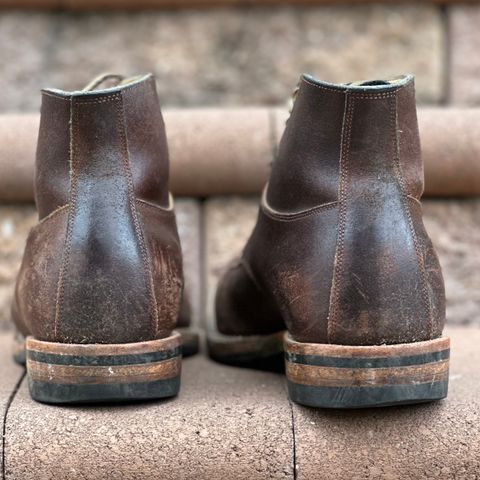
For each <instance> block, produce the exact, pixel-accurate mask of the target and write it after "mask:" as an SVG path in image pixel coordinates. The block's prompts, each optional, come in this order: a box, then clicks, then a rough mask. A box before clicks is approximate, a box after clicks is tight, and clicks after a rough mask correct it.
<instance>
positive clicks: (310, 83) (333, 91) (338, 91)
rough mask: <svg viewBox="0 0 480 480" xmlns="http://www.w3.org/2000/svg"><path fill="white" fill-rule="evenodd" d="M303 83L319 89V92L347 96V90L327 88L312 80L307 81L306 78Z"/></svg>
mask: <svg viewBox="0 0 480 480" xmlns="http://www.w3.org/2000/svg"><path fill="white" fill-rule="evenodd" d="M303 81H304V82H305V83H308V84H309V85H311V86H312V87H315V88H318V89H319V90H326V91H327V92H332V93H339V94H342V95H344V94H345V90H341V89H339V88H334V87H326V86H324V85H317V84H316V83H313V82H311V81H310V80H308V79H306V78H305V77H303Z"/></svg>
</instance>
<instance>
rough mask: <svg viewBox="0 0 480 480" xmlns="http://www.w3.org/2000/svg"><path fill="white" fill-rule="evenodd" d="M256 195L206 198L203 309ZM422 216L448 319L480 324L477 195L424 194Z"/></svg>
mask: <svg viewBox="0 0 480 480" xmlns="http://www.w3.org/2000/svg"><path fill="white" fill-rule="evenodd" d="M257 205H258V200H257V199H255V198H245V197H243V198H242V197H219V198H214V199H211V200H208V201H207V203H206V210H205V212H206V213H205V215H206V220H205V223H206V242H205V245H206V248H207V251H206V265H207V266H206V287H207V315H208V316H209V317H211V316H212V315H213V299H214V295H215V289H216V285H217V282H218V278H219V277H220V276H221V274H222V272H223V271H224V269H225V268H226V266H227V265H228V263H229V262H230V261H231V260H233V259H234V258H235V257H237V256H238V255H239V254H240V253H241V251H242V249H243V247H244V245H245V243H246V241H247V239H248V237H249V235H250V233H251V231H252V228H253V226H254V224H255V220H256V215H257V210H258V207H257ZM423 208H424V221H425V225H426V227H427V230H428V232H429V233H430V236H431V238H432V241H433V243H434V245H435V247H436V249H437V253H438V255H439V257H440V263H441V265H442V269H443V275H444V278H445V285H446V291H447V321H448V323H449V324H476V325H480V255H479V252H480V199H479V198H474V199H465V200H438V199H435V200H432V199H428V200H424V201H423Z"/></svg>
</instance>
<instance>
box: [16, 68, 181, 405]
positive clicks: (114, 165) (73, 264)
mask: <svg viewBox="0 0 480 480" xmlns="http://www.w3.org/2000/svg"><path fill="white" fill-rule="evenodd" d="M115 79H116V82H115V86H113V87H110V88H104V89H100V85H101V84H102V83H103V81H105V80H111V78H100V79H99V80H98V81H95V82H93V83H92V84H91V85H90V86H89V87H87V88H86V89H85V90H83V91H77V92H63V91H59V90H44V91H43V96H42V109H41V123H40V133H39V140H38V150H37V161H36V178H35V190H36V204H37V208H38V212H39V218H40V221H39V223H38V225H36V226H35V227H34V228H33V229H32V231H31V233H30V235H29V237H28V240H27V245H26V249H25V255H24V258H23V263H22V266H21V269H20V273H19V275H18V279H17V285H16V291H15V297H14V302H13V306H12V316H13V320H14V322H15V324H16V325H17V328H18V329H19V331H20V332H21V334H23V335H24V336H28V338H27V340H26V356H27V373H28V380H29V386H30V392H31V394H32V397H33V398H34V399H36V400H39V401H42V402H48V403H72V402H96V401H123V400H129V399H145V398H160V397H169V396H172V395H175V394H176V393H177V392H178V389H179V385H180V370H181V338H180V334H179V333H178V332H176V331H174V328H175V326H176V322H177V317H178V315H179V311H180V303H181V299H182V290H183V273H182V254H181V249H180V242H179V238H178V234H177V226H176V222H175V213H174V210H173V203H172V198H171V195H170V194H169V191H168V173H169V161H168V150H167V141H166V138H165V129H164V127H163V120H162V115H161V112H160V108H159V103H158V97H157V94H156V88H155V80H154V78H153V76H152V75H145V76H140V77H136V78H133V79H127V80H124V79H122V78H121V77H115Z"/></svg>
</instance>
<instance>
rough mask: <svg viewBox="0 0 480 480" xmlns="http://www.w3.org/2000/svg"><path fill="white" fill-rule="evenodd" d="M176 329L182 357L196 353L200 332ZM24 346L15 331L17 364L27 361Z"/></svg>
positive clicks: (187, 328)
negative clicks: (179, 338)
mask: <svg viewBox="0 0 480 480" xmlns="http://www.w3.org/2000/svg"><path fill="white" fill-rule="evenodd" d="M176 331H177V332H178V333H179V334H180V336H181V337H182V357H183V358H185V357H190V356H192V355H196V354H197V353H198V352H199V351H200V334H199V333H198V331H197V330H195V329H192V328H191V327H183V328H177V329H176ZM25 349H26V347H25V337H24V336H23V335H22V334H21V333H20V332H17V333H16V335H15V341H14V344H13V359H14V360H15V362H16V363H18V364H19V365H22V366H25V365H26V363H27V354H26V350H25Z"/></svg>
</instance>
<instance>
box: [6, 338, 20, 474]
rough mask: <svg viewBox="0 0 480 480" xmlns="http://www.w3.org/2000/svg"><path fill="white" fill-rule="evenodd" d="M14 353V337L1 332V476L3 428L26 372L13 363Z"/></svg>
mask: <svg viewBox="0 0 480 480" xmlns="http://www.w3.org/2000/svg"><path fill="white" fill-rule="evenodd" d="M12 352H13V349H12V335H11V334H8V333H4V332H3V333H2V332H0V419H1V422H2V425H1V427H0V431H1V432H2V440H1V443H0V475H1V474H2V473H3V471H4V463H3V451H4V448H3V447H4V436H3V427H4V425H5V419H6V415H7V410H8V408H9V406H10V402H11V401H12V398H13V395H14V392H15V390H16V387H17V385H18V383H19V382H20V380H21V379H22V378H23V372H24V370H23V368H21V367H19V366H18V365H16V364H15V363H13V361H12ZM7 420H8V418H7ZM2 478H3V476H2Z"/></svg>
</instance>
